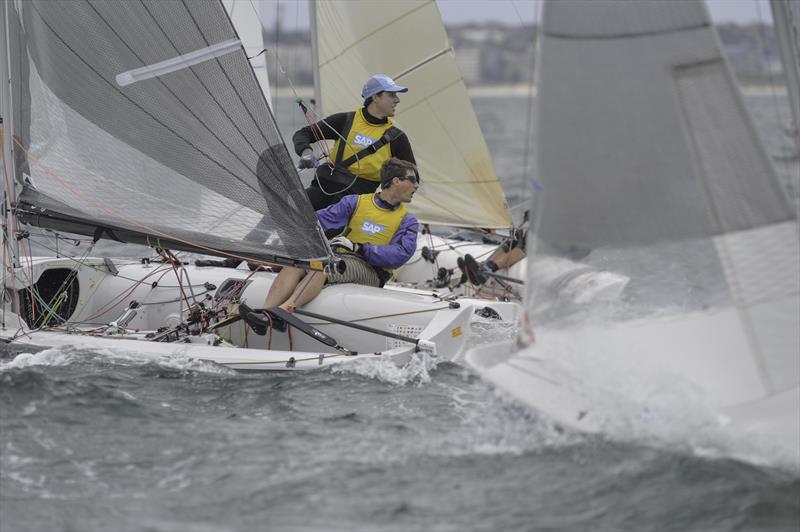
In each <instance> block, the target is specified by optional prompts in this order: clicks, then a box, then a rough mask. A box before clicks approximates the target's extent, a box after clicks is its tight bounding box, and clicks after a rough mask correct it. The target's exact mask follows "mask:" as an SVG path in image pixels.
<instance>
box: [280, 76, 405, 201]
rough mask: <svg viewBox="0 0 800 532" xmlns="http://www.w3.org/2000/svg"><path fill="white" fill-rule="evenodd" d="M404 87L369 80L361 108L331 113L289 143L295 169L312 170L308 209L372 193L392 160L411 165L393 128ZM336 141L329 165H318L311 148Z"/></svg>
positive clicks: (401, 135)
mask: <svg viewBox="0 0 800 532" xmlns="http://www.w3.org/2000/svg"><path fill="white" fill-rule="evenodd" d="M403 92H408V88H407V87H403V86H401V85H398V84H397V83H395V81H394V80H393V79H392V78H390V77H389V76H387V75H385V74H375V75H374V76H372V77H370V78H369V79H368V80H367V81H366V82H364V85H363V87H362V89H361V97H362V98H364V104H363V106H362V107H360V108H358V109H356V110H355V111H351V112H349V113H336V114H333V115H330V116H328V117H326V118H324V119H323V120H320V121H319V122H317V123H315V124H311V125H309V126H306V127H303V128H301V129H299V130H298V131H296V132H295V134H294V136H293V137H292V141H293V142H294V149H295V152H296V153H297V154H298V155H300V163H299V166H300V168H311V167H315V168H316V174H315V176H314V179H313V181H312V182H311V186H309V187H308V188H307V189H306V193H307V194H308V197H309V199H310V200H311V205H313V207H314V209H315V210H319V209H322V208H325V207H327V206H328V205H333V204H334V203H336V202H338V201H339V200H340V199H341V198H343V197H344V196H347V195H349V194H366V193H368V192H375V190H376V189H377V188H378V185H379V184H380V182H381V177H380V171H381V167H382V166H383V163H384V162H386V161H388V160H389V159H391V158H392V157H396V158H398V159H401V160H404V161H408V162H410V163H414V164H416V160H415V159H414V153H413V152H412V150H411V143H410V142H409V140H408V136H406V134H405V133H403V132H402V131H401V130H400V129H399V128H397V127H395V126H394V125H393V123H392V119H391V117H393V116H394V115H395V111H396V109H397V104H398V103H400V97H399V96H398V93H403ZM323 139H329V140H335V141H336V142H335V144H334V145H333V149H332V150H331V153H330V155H329V157H328V160H321V161H317V159H316V158H315V157H314V152H313V150H312V148H311V145H312V143H315V142H318V141H320V140H323Z"/></svg>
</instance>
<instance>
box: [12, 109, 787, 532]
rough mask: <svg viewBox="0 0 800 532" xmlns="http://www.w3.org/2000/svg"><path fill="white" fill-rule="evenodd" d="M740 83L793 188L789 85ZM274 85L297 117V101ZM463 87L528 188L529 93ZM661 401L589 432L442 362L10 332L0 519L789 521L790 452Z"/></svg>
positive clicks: (513, 191) (254, 523) (195, 527)
mask: <svg viewBox="0 0 800 532" xmlns="http://www.w3.org/2000/svg"><path fill="white" fill-rule="evenodd" d="M746 100H747V103H748V105H749V106H750V107H751V109H752V110H753V113H754V116H755V118H756V123H757V125H758V126H759V129H760V130H762V132H764V134H765V135H766V137H765V138H766V139H767V149H768V152H769V153H770V154H771V155H773V157H774V158H775V159H776V165H777V167H778V170H779V172H780V173H781V176H782V177H783V178H784V180H785V182H786V183H787V189H788V190H789V192H790V194H792V195H793V197H794V198H795V199H796V200H797V198H798V195H799V194H798V191H799V190H800V187H798V186H797V183H798V181H800V175H798V174H797V170H795V169H796V168H798V162H797V158H796V156H794V155H793V154H792V153H790V152H788V151H787V149H786V147H785V146H786V143H785V142H784V138H783V134H782V132H781V130H780V127H778V124H779V123H780V121H781V117H783V118H784V119H785V117H786V116H788V115H787V114H786V106H785V99H780V98H778V99H777V100H774V99H773V98H772V96H771V95H770V94H764V95H759V96H752V97H748V98H747V99H746ZM775 101H777V102H778V103H777V105H778V107H777V108H778V109H781V108H782V110H783V114H780V113H776V112H775V111H774V110H772V109H774V108H776V107H775ZM281 105H282V107H281V108H279V113H278V118H279V120H281V121H282V123H283V124H284V126H283V131H284V133H287V134H289V135H290V134H291V131H292V130H293V129H294V127H297V126H299V125H300V123H299V119H298V118H300V119H301V117H296V116H293V115H292V114H291V112H292V111H290V109H291V107H292V104H291V101H290V100H289V99H288V98H287V99H286V100H285V101H282V102H281ZM475 106H476V110H477V113H478V116H479V120H480V121H481V125H482V127H483V129H484V132H485V134H486V137H487V142H488V143H489V145H490V148H491V150H492V153H493V154H494V157H495V162H496V166H497V168H498V173H500V174H501V175H503V176H504V179H505V180H506V185H507V190H509V195H510V196H515V195H518V196H523V195H524V190H522V189H521V188H520V187H521V185H519V183H521V182H522V179H521V176H522V175H523V174H522V172H521V171H520V168H521V167H522V166H523V165H524V144H523V142H522V139H521V138H522V137H523V136H524V132H525V121H524V113H521V112H520V110H521V109H524V108H526V106H527V101H526V100H525V99H524V98H504V97H487V98H477V99H476V100H475ZM770 139H772V140H770ZM473 332H475V333H476V334H475V337H476V338H475V339H474V340H473V341H474V342H478V341H485V340H487V339H492V338H494V339H497V338H501V337H509V336H511V335H513V333H514V331H513V328H512V326H511V324H499V325H490V324H488V323H480V324H478V325H476V326H475V327H474V331H473ZM479 337H480V338H479ZM612 379H619V376H618V375H614V376H609V382H613V381H612ZM673 391H674V390H673ZM667 392H669V389H668V390H667ZM662 403H664V404H661V405H660V406H661V407H662V408H661V409H660V411H661V412H669V415H664V416H659V411H656V412H654V413H653V415H652V417H651V418H649V419H648V420H646V422H647V423H648V424H650V425H651V426H653V427H654V429H653V430H652V431H650V432H647V431H645V432H642V431H639V432H636V431H633V432H632V431H629V430H624V429H623V428H622V426H620V427H616V428H611V429H610V430H609V431H608V432H607V433H605V434H602V435H596V436H584V435H578V434H572V433H568V432H564V431H561V430H560V429H558V428H557V427H555V426H553V425H552V424H550V423H549V422H548V420H547V419H544V418H541V417H538V416H536V415H535V414H534V413H531V412H528V411H526V410H524V409H522V408H520V407H519V406H517V405H515V404H514V403H513V402H510V401H509V400H507V399H506V398H505V397H503V396H502V395H501V394H499V393H498V392H496V391H495V390H493V389H492V388H491V387H490V386H489V385H487V384H486V383H484V382H482V381H481V380H480V379H477V378H476V377H475V376H474V375H472V374H470V373H469V372H468V371H466V370H464V369H463V368H460V367H458V366H455V365H452V364H440V365H439V366H438V367H431V366H430V365H428V364H426V363H425V361H419V362H418V363H417V364H414V365H412V366H410V367H408V368H395V367H393V366H387V365H363V366H359V367H356V368H351V369H342V370H325V371H319V372H309V373H302V374H263V373H236V372H233V371H229V370H226V369H224V368H220V367H218V366H215V365H213V364H207V363H199V362H193V361H189V360H180V359H178V360H176V359H170V360H152V359H149V358H146V357H144V356H141V355H137V354H135V353H119V352H87V351H76V350H69V349H66V350H46V351H43V352H39V353H36V354H29V353H24V352H23V353H20V352H19V351H11V350H8V349H7V348H5V351H3V352H2V359H0V531H2V532H6V531H17V530H32V531H40V530H65V531H72V530H74V531H83V530H109V531H117V530H119V531H127V530H152V531H217V530H266V529H269V530H287V529H288V530H297V529H299V530H338V529H344V530H534V529H567V530H586V529H593V530H664V529H674V530H798V529H800V473H798V471H796V470H792V469H786V468H783V467H781V465H780V464H779V463H777V464H776V463H775V461H774V460H772V458H773V456H771V454H770V453H771V450H770V448H769V447H768V446H766V445H765V446H763V447H761V448H758V447H756V448H753V449H752V454H751V455H750V456H748V457H747V460H740V459H734V458H731V457H730V455H728V454H726V453H724V452H721V451H720V449H722V448H724V447H725V446H724V443H725V442H719V441H715V434H714V433H713V430H712V429H709V428H707V426H706V425H704V423H703V422H702V421H703V419H700V420H699V421H698V416H697V411H698V410H702V408H703V407H704V405H702V404H693V403H692V398H691V397H686V396H685V395H680V394H678V393H673V394H670V393H664V394H663V396H662ZM681 412H685V413H686V415H685V416H681V415H680V414H681ZM638 415H640V414H631V416H638ZM630 424H631V425H637V424H638V425H641V424H642V420H641V419H634V418H631V419H630ZM665 426H666V428H667V430H665ZM716 444H719V445H716Z"/></svg>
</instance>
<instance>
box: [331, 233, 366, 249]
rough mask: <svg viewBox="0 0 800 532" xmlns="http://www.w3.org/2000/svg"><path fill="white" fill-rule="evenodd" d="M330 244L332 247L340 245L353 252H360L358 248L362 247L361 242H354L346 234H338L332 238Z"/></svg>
mask: <svg viewBox="0 0 800 532" xmlns="http://www.w3.org/2000/svg"><path fill="white" fill-rule="evenodd" d="M330 245H331V247H332V248H336V247H340V248H344V249H346V250H347V251H350V252H352V253H358V250H359V249H361V244H357V243H356V242H353V241H352V240H350V239H349V238H347V237H346V236H336V237H333V238H331V240H330Z"/></svg>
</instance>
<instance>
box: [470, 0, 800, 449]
mask: <svg viewBox="0 0 800 532" xmlns="http://www.w3.org/2000/svg"><path fill="white" fill-rule="evenodd" d="M540 35H541V39H540V42H539V45H540V50H539V57H540V61H539V67H538V71H537V76H538V83H537V86H538V91H539V92H538V94H539V98H538V102H537V105H538V113H537V152H538V159H537V164H538V173H537V175H538V179H539V180H540V181H541V183H542V187H543V191H541V192H539V193H537V197H536V198H534V201H535V202H536V206H537V210H536V213H537V216H538V217H539V219H538V221H537V223H536V224H535V227H536V232H537V234H536V236H535V238H531V239H530V240H531V244H532V246H530V247H529V252H531V253H530V254H531V255H532V260H534V261H535V260H536V258H537V255H538V254H540V253H543V252H544V251H546V250H552V249H556V250H571V249H578V250H581V251H582V253H587V254H588V255H587V258H586V259H585V260H586V261H587V262H588V263H589V264H603V265H605V266H606V267H608V268H611V269H613V270H614V271H617V272H620V273H624V274H627V275H629V276H630V278H631V281H630V283H629V285H628V287H627V288H626V292H625V297H624V298H623V299H622V300H621V301H619V302H617V303H615V304H613V305H607V304H603V305H591V304H586V305H582V304H576V303H574V302H570V301H564V300H562V299H559V297H558V294H557V293H553V292H552V291H549V290H548V288H547V287H546V286H537V284H536V279H534V278H531V277H529V278H528V284H529V287H528V288H529V293H528V294H527V295H528V299H527V314H528V323H529V324H530V325H531V326H532V327H533V328H534V329H535V330H536V335H535V336H536V338H535V342H533V334H532V333H531V332H530V331H531V330H530V329H529V328H527V327H525V328H524V330H525V332H526V333H528V334H527V339H528V341H529V343H530V344H529V345H528V346H527V347H524V348H523V349H521V350H519V351H518V352H516V353H514V354H512V355H511V357H510V358H508V355H507V354H506V355H505V356H502V355H499V354H498V355H495V353H493V352H491V350H485V351H484V352H481V353H477V354H475V355H469V356H470V357H471V358H470V360H471V361H472V363H473V365H475V366H477V367H479V368H480V369H481V373H482V374H483V375H484V376H486V377H487V378H489V379H490V380H492V381H494V382H496V383H498V385H500V386H501V387H502V388H504V389H506V390H508V391H509V392H511V393H512V394H513V395H515V396H517V397H518V398H520V399H522V400H524V401H525V402H527V403H529V404H531V405H532V406H534V407H536V408H540V409H542V410H545V411H547V412H549V413H550V414H552V415H553V416H554V417H555V418H556V419H558V420H559V421H561V422H563V423H565V424H568V425H571V426H576V427H582V428H593V429H595V430H596V429H599V428H600V427H601V426H602V425H603V421H602V420H603V419H604V417H605V416H607V415H612V416H613V415H614V412H608V411H606V412H603V411H602V410H601V408H600V407H599V406H598V404H597V402H596V401H594V400H593V398H592V397H590V396H589V394H590V393H591V392H592V391H596V390H598V389H602V388H603V377H606V384H608V375H611V376H612V379H613V378H615V377H616V378H617V380H616V381H615V382H618V383H625V384H628V385H629V386H630V389H634V388H635V389H636V390H642V389H645V388H647V385H648V384H652V385H654V386H655V385H656V383H655V382H653V381H658V379H662V380H666V381H667V382H669V383H670V386H671V387H678V388H676V389H687V388H686V387H687V386H688V387H689V389H692V390H699V391H700V392H701V394H702V396H703V397H704V399H705V400H707V401H708V402H709V403H710V404H711V405H713V406H715V407H719V408H721V409H722V410H723V411H724V412H726V413H727V414H729V415H730V416H731V417H732V419H733V420H734V424H736V423H737V422H738V423H742V424H743V425H745V426H750V427H752V426H754V425H755V424H758V425H759V426H760V427H761V429H759V430H763V431H764V434H769V435H770V437H773V436H774V437H775V438H776V439H778V438H780V439H781V441H782V442H787V443H789V447H791V448H792V449H793V451H791V452H792V453H793V454H796V450H797V448H798V447H797V445H798V443H800V428H798V419H800V415H799V414H800V412H798V401H800V391H798V384H799V383H800V345H799V344H800V338H799V337H798V329H799V328H800V275H799V274H800V249H798V248H799V246H800V237H799V235H798V224H797V218H796V213H795V212H794V211H793V209H792V208H791V206H790V203H789V201H788V199H787V197H786V193H785V190H784V187H783V186H782V184H781V183H780V182H779V180H778V178H777V177H776V173H775V171H774V169H773V167H772V163H771V160H770V159H769V157H768V156H767V154H766V152H765V150H764V148H763V147H762V145H761V143H760V141H759V138H758V136H757V134H756V132H755V131H754V128H753V125H752V123H751V121H750V119H749V116H748V115H747V113H746V111H745V108H744V105H743V102H742V98H741V95H740V93H739V91H738V88H737V86H736V83H735V81H734V80H733V77H732V74H731V71H730V68H729V66H728V65H727V63H726V60H725V58H724V57H723V55H722V53H721V46H720V43H719V40H718V37H717V35H716V33H715V32H714V29H713V28H712V26H711V23H710V19H709V16H708V13H707V12H706V9H705V6H704V5H703V4H702V3H701V2H652V1H650V0H570V1H562V2H559V1H548V2H546V3H545V4H544V11H543V23H542V32H541V34H540ZM526 325H527V324H526ZM495 351H498V350H497V349H495ZM503 358H507V360H503ZM576 360H577V361H578V362H579V363H577V364H576ZM600 361H602V362H600ZM653 375H655V376H657V378H656V379H654V378H653ZM644 376H646V377H644ZM616 388H618V387H616ZM651 389H652V388H651ZM615 391H617V392H619V390H618V389H615ZM632 393H635V392H632ZM645 400H647V398H645ZM634 401H636V398H634Z"/></svg>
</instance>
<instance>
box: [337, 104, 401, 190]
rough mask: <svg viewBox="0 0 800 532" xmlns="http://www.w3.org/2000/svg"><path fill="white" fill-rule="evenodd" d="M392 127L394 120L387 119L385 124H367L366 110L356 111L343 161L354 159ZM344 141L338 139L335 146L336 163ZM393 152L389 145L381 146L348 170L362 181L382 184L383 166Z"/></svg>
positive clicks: (348, 134)
mask: <svg viewBox="0 0 800 532" xmlns="http://www.w3.org/2000/svg"><path fill="white" fill-rule="evenodd" d="M390 127H392V119H391V118H389V119H387V122H386V123H385V124H371V123H369V122H367V119H366V118H365V117H364V109H363V108H361V109H356V113H355V116H354V117H353V125H352V126H351V127H350V131H349V132H348V133H347V143H346V144H345V147H344V153H343V154H342V160H343V161H344V160H346V159H348V158H349V157H352V156H353V155H355V154H356V153H358V152H360V151H361V150H363V149H364V148H366V147H367V146H369V145H370V144H372V143H374V142H377V141H378V140H379V139H380V138H381V137H382V136H383V134H384V133H386V130H387V129H389V128H390ZM340 142H342V139H338V140H337V141H336V143H335V144H334V145H333V151H332V152H331V157H333V159H334V162H337V161H338V159H337V158H336V154H338V153H339V143H340ZM391 157H392V152H391V150H390V149H389V144H388V143H387V144H385V145H383V146H381V147H380V148H379V149H378V151H377V152H375V153H370V154H369V156H365V157H362V158H361V159H360V160H358V161H356V162H354V163H353V164H351V165H350V166H348V167H347V169H348V170H349V171H350V172H351V173H352V174H353V175H356V176H358V177H360V178H362V179H367V180H369V181H375V182H378V183H379V182H380V180H381V166H383V163H384V162H385V161H387V160H388V159H391Z"/></svg>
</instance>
